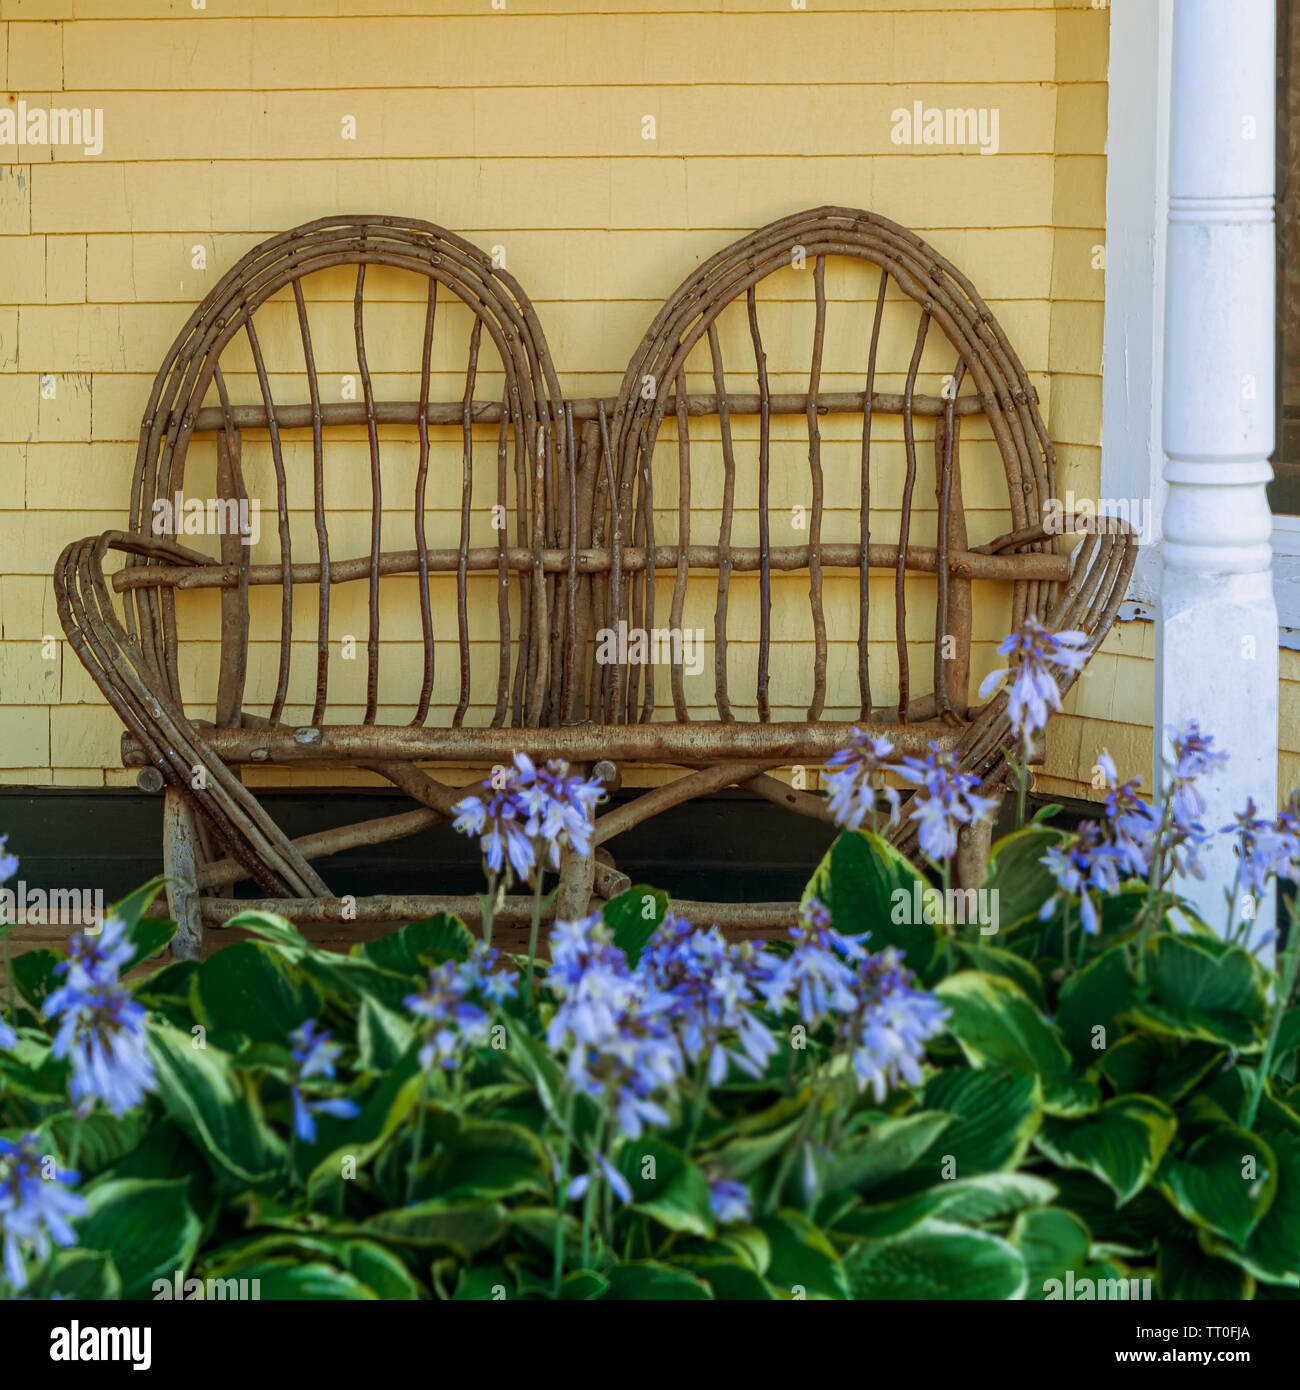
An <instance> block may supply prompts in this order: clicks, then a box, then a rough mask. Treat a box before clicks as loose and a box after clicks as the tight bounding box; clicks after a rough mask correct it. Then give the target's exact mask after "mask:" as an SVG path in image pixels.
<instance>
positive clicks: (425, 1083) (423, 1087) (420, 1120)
mask: <svg viewBox="0 0 1300 1390" xmlns="http://www.w3.org/2000/svg"><path fill="white" fill-rule="evenodd" d="M428 1095H429V1073H428V1072H425V1073H424V1075H423V1076H422V1078H421V1080H420V1090H419V1094H418V1095H417V1096H416V1099H415V1104H416V1111H415V1147H414V1148H413V1149H412V1150H411V1166H410V1167H409V1168H408V1169H407V1170H406V1200H407V1202H408V1203H409V1202H411V1201H412V1200H413V1199H414V1197H415V1183H416V1178H417V1177H418V1175H419V1171H420V1151H421V1149H422V1148H423V1147H424V1110H425V1102H426V1100H427V1099H428Z"/></svg>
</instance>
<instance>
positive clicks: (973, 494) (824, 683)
mask: <svg viewBox="0 0 1300 1390" xmlns="http://www.w3.org/2000/svg"><path fill="white" fill-rule="evenodd" d="M765 325H767V327H768V336H767V338H766V340H765V338H764V331H763V330H764V326H765ZM767 343H773V344H775V345H776V351H778V352H779V353H780V354H782V356H783V358H784V359H786V360H782V361H779V362H772V363H769V361H768V348H767V346H766V344H767ZM792 353H796V354H802V356H797V357H796V360H795V361H793V362H792V361H790V360H788V359H789V358H790V357H791V354H792ZM597 435H600V436H602V438H600V439H599V441H598V440H597ZM584 442H585V443H586V444H587V445H588V449H589V452H595V453H600V454H601V455H602V456H603V458H602V463H601V465H600V468H599V469H595V467H594V465H591V466H589V468H588V472H595V473H596V485H595V487H594V488H589V497H590V507H589V512H588V514H587V515H586V516H584V517H583V519H582V520H580V521H579V527H580V529H581V530H582V532H583V533H584V536H588V537H594V538H595V539H594V542H593V543H594V545H595V546H596V548H597V550H598V552H599V556H598V558H597V559H596V560H594V561H593V562H592V563H591V565H590V570H591V573H592V576H593V577H592V578H591V579H589V580H587V581H585V584H586V592H585V595H584V593H583V592H582V581H580V584H579V588H580V592H579V601H578V603H577V605H576V607H577V609H578V610H579V612H578V621H577V640H576V643H575V644H574V645H576V647H577V649H578V653H579V655H578V657H577V658H576V659H574V660H571V661H570V662H569V663H568V665H569V668H570V669H571V670H572V672H573V674H572V676H571V678H570V679H569V680H568V681H567V683H566V684H564V687H563V694H562V696H561V698H560V699H559V700H558V702H557V704H558V705H559V707H560V708H561V709H562V712H563V713H565V714H567V715H568V716H569V717H588V718H592V719H596V720H598V721H601V722H607V723H612V722H637V721H647V720H650V719H652V718H655V717H658V718H664V717H675V718H676V719H678V720H685V719H687V718H690V717H692V716H693V717H696V718H701V717H702V718H704V719H717V720H722V721H731V720H733V719H754V720H758V721H767V720H769V719H770V720H775V721H778V722H779V721H781V720H783V719H785V720H789V719H795V720H802V719H805V718H806V719H808V720H814V721H815V720H818V719H820V718H822V717H828V718H831V717H834V718H840V719H844V718H851V719H852V718H862V719H866V718H871V717H873V715H874V717H876V718H881V717H887V718H889V719H890V720H891V721H892V720H894V719H898V720H900V721H902V722H906V721H909V720H912V721H914V720H918V719H928V718H934V717H936V716H937V717H945V716H948V717H957V718H959V717H961V716H963V715H964V714H965V712H966V701H967V685H968V680H969V665H970V648H971V640H972V611H973V605H972V588H971V586H972V583H973V582H975V581H982V580H992V581H1000V582H1001V583H1002V584H1003V586H1004V587H1003V593H1002V599H1003V601H1002V602H1001V603H999V604H998V605H997V606H998V608H999V609H1000V610H1001V611H1000V614H999V616H998V617H997V618H995V619H993V628H994V630H993V631H991V632H985V633H984V634H983V636H984V638H985V640H988V639H989V638H990V637H992V636H995V635H996V636H1000V635H1001V634H1002V633H1005V632H1006V631H1007V630H1008V626H1009V625H1010V624H1014V623H1018V622H1019V621H1020V620H1021V619H1022V618H1023V617H1024V616H1025V615H1026V614H1027V613H1034V614H1037V615H1038V616H1039V617H1040V618H1041V617H1043V616H1044V615H1045V613H1046V612H1047V610H1048V608H1049V606H1050V604H1051V602H1052V601H1053V600H1054V598H1055V596H1056V591H1057V588H1058V585H1059V584H1060V582H1061V581H1062V580H1064V579H1065V578H1066V577H1067V575H1068V561H1067V557H1065V556H1063V555H1060V554H1059V553H1058V544H1057V541H1056V539H1055V537H1049V538H1046V539H1040V540H1036V541H1034V542H1032V543H1030V544H1018V543H1017V539H1016V537H1015V533H1016V532H1018V531H1025V530H1032V528H1034V527H1035V526H1037V525H1038V524H1039V522H1040V521H1041V516H1042V507H1043V504H1044V502H1046V500H1047V499H1048V498H1049V497H1052V496H1054V495H1055V493H1056V460H1055V455H1054V452H1053V449H1052V445H1051V441H1050V439H1049V438H1048V435H1047V430H1046V428H1045V426H1044V424H1043V421H1042V418H1041V416H1040V415H1039V411H1038V406H1037V395H1036V393H1035V390H1034V388H1033V386H1032V385H1031V384H1030V381H1029V379H1028V377H1027V375H1026V373H1025V370H1024V368H1023V367H1022V365H1021V363H1020V360H1019V358H1018V357H1017V355H1016V353H1015V351H1014V350H1013V349H1012V347H1011V345H1010V343H1009V342H1008V340H1007V337H1006V335H1005V334H1004V333H1003V331H1002V329H1001V328H1000V327H999V325H998V323H997V321H996V319H995V318H994V316H993V314H992V313H991V312H990V310H989V309H988V306H987V305H986V304H985V303H984V301H983V300H982V299H981V298H980V296H979V295H978V294H977V293H976V291H975V289H974V287H973V286H972V285H971V284H970V282H969V281H968V280H967V279H966V278H965V277H964V276H963V275H962V274H961V273H960V272H959V271H958V270H957V269H956V268H955V267H954V266H952V265H951V264H950V263H949V262H948V261H947V260H945V259H944V258H943V257H942V256H940V255H939V254H938V252H936V251H935V250H934V248H932V247H930V246H928V245H927V244H926V243H925V242H924V241H923V240H921V238H919V237H918V236H916V235H915V234H914V233H912V232H910V231H908V230H907V229H905V228H903V227H900V226H898V225H896V224H895V223H892V222H890V221H889V220H888V219H886V218H883V217H879V216H876V215H875V214H872V213H868V212H861V211H854V210H851V209H843V208H818V209H814V210H811V211H808V212H804V213H800V214H798V215H796V216H792V217H788V218H785V219H782V220H781V221H778V222H774V223H772V224H771V225H770V226H767V227H764V228H762V229H761V230H759V231H757V232H754V233H753V234H751V235H749V236H746V237H744V238H743V239H742V240H740V241H738V242H736V243H735V244H734V245H731V246H729V247H727V248H726V249H725V250H723V251H721V252H719V253H718V254H717V255H715V256H713V257H712V258H711V259H710V260H708V261H707V262H706V263H705V264H703V265H701V266H700V267H699V268H698V269H697V270H696V271H694V273H692V274H691V275H690V276H688V277H687V279H686V280H685V281H683V283H682V284H681V285H680V286H679V288H678V289H677V290H676V292H675V293H674V294H673V295H672V296H671V297H670V298H669V300H668V301H667V303H666V304H665V305H664V307H663V308H662V309H661V310H660V311H659V313H658V314H657V315H656V317H655V319H654V321H653V322H652V323H651V325H650V327H649V329H648V331H647V332H646V334H645V337H644V338H643V340H642V341H641V343H640V345H639V346H638V348H637V349H636V352H635V353H634V354H633V357H632V360H631V362H630V363H629V365H628V368H627V373H626V375H625V377H624V380H623V384H622V389H621V392H620V395H619V397H618V401H617V404H616V405H615V406H614V408H613V410H612V412H611V413H610V416H609V418H608V419H606V418H603V416H602V418H600V419H599V420H598V422H597V423H596V424H594V425H591V426H588V428H587V431H586V438H585V440H584ZM597 442H599V444H600V446H601V447H600V449H597V448H596V445H597ZM963 453H965V454H966V466H965V469H964V470H963V468H962V455H963ZM579 458H580V460H581V459H582V455H581V454H580V455H579ZM963 471H964V474H965V480H964V482H963ZM579 473H580V476H581V475H582V464H581V462H580V465H579ZM968 532H970V533H972V534H970V535H968ZM978 532H982V533H983V534H982V535H981V536H978V537H977V535H976V534H974V533H978ZM1040 535H1041V532H1040ZM980 540H982V541H984V542H986V543H987V544H986V545H984V546H982V547H981V549H984V550H986V551H987V552H988V553H984V554H973V553H972V552H971V551H970V549H969V547H970V546H971V545H972V544H978V543H979V541H980ZM1011 548H1015V549H1020V550H1024V551H1026V552H1029V553H1023V554H1017V555H1009V554H1004V553H1001V552H1002V551H1004V550H1007V549H1011ZM700 571H705V572H707V575H708V577H706V576H705V575H704V574H701V573H700ZM794 571H797V572H798V573H797V575H796V574H795V573H792V572H794ZM692 575H693V576H694V577H692ZM1036 576H1037V577H1036ZM831 586H834V588H835V590H836V592H835V593H834V594H833V596H832V597H833V602H832V603H830V604H828V603H827V601H826V600H827V597H828V595H827V589H828V588H830V587H831ZM702 605H703V606H702ZM709 605H711V606H712V610H713V611H712V614H711V615H710V614H709V613H708V612H707V607H708V606H709ZM909 606H910V608H911V612H910V613H909ZM918 610H919V611H918ZM698 626H705V627H706V628H707V629H711V632H710V633H709V634H708V635H709V636H711V644H710V645H711V648H712V660H711V661H710V662H709V663H708V664H709V667H710V668H711V669H710V670H709V671H707V672H705V673H703V680H701V679H699V677H698V675H697V679H696V682H695V684H694V685H693V686H692V684H691V681H690V679H689V674H688V667H689V665H690V657H691V655H692V653H691V651H690V648H691V646H692V642H691V636H692V633H693V631H695V630H698ZM985 626H987V624H985ZM683 630H684V632H685V636H684V637H680V636H676V635H674V634H680V633H682V632H683ZM638 634H642V636H640V638H639V639H638V636H637V635H638ZM945 638H946V639H947V640H946V641H945V640H943V639H945ZM637 640H640V641H641V642H642V643H643V646H642V648H641V649H640V651H637V650H635V649H634V647H633V644H634V643H635V642H636V641H637ZM782 648H783V649H784V650H781V649H782ZM931 649H932V651H931ZM792 651H793V652H800V651H801V652H802V653H803V655H804V656H805V657H806V660H804V659H802V658H799V659H791V652H792ZM660 663H662V664H665V665H666V666H667V676H668V680H667V686H668V690H667V692H665V690H664V681H663V679H662V676H661V677H660V680H659V681H658V683H657V682H656V664H660ZM697 664H698V661H697ZM927 666H929V667H930V668H931V669H930V670H928V671H927V670H926V669H925V668H926V667H927ZM737 673H740V674H741V677H742V678H741V679H738V678H737ZM709 685H711V687H712V689H711V690H710V689H708V686H709ZM706 701H707V702H708V703H711V704H712V706H713V708H712V709H703V710H701V706H703V705H704V704H705V703H706ZM715 711H716V712H715Z"/></svg>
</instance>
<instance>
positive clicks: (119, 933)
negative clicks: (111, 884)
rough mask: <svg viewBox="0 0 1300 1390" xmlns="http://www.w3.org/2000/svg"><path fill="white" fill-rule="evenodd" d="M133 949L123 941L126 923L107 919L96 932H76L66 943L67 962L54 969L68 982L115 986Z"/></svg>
mask: <svg viewBox="0 0 1300 1390" xmlns="http://www.w3.org/2000/svg"><path fill="white" fill-rule="evenodd" d="M134 955H135V948H134V947H133V946H132V945H131V943H130V941H129V940H128V939H127V931H126V923H125V922H124V921H122V919H121V918H120V917H107V918H105V919H104V923H103V925H102V927H101V928H100V930H99V931H98V932H95V933H94V934H93V935H92V934H91V933H89V932H78V933H77V935H76V936H74V937H73V938H72V940H71V941H70V942H69V943H68V959H67V960H65V961H60V962H59V964H58V965H56V966H55V967H54V973H55V974H56V975H66V976H67V977H68V983H69V984H74V983H83V984H84V983H103V984H116V983H117V977H118V974H119V972H120V971H121V970H123V969H124V968H125V967H126V966H128V965H129V964H130V963H131V957H132V956H134Z"/></svg>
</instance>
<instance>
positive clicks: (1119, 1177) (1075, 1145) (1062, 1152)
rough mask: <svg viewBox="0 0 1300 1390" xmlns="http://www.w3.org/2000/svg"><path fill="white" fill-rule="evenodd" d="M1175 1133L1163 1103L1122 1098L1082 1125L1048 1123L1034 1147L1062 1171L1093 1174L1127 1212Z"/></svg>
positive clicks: (1170, 1114)
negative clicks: (1076, 1169) (1081, 1169)
mask: <svg viewBox="0 0 1300 1390" xmlns="http://www.w3.org/2000/svg"><path fill="white" fill-rule="evenodd" d="M1177 1128H1178V1121H1177V1119H1176V1118H1175V1116H1174V1112H1173V1111H1172V1110H1170V1109H1169V1107H1168V1106H1167V1105H1164V1104H1163V1103H1162V1102H1160V1101H1158V1100H1153V1099H1152V1098H1151V1097H1150V1096H1119V1097H1118V1098H1117V1099H1115V1100H1110V1101H1107V1102H1106V1103H1105V1104H1104V1105H1103V1106H1101V1108H1100V1109H1099V1110H1097V1111H1096V1112H1095V1113H1094V1114H1092V1115H1085V1116H1084V1117H1083V1118H1082V1119H1079V1120H1057V1119H1048V1120H1046V1121H1044V1123H1043V1127H1042V1129H1040V1130H1039V1131H1038V1134H1037V1135H1036V1136H1035V1138H1034V1146H1035V1147H1036V1148H1037V1149H1039V1150H1040V1152H1042V1153H1044V1154H1046V1155H1047V1157H1048V1158H1050V1159H1051V1160H1052V1161H1053V1162H1054V1163H1059V1164H1060V1165H1061V1166H1062V1167H1065V1168H1085V1169H1087V1170H1088V1171H1089V1172H1091V1173H1095V1174H1096V1175H1097V1177H1099V1178H1100V1179H1101V1180H1102V1181H1103V1182H1104V1183H1106V1185H1107V1186H1108V1187H1110V1188H1111V1189H1112V1190H1113V1191H1114V1193H1115V1197H1116V1200H1117V1204H1118V1205H1119V1206H1123V1205H1124V1203H1125V1202H1127V1201H1128V1200H1129V1199H1130V1198H1132V1197H1134V1196H1136V1195H1137V1194H1138V1193H1139V1192H1140V1191H1141V1190H1142V1188H1144V1187H1145V1186H1146V1184H1147V1183H1148V1182H1149V1181H1150V1179H1151V1175H1152V1174H1153V1173H1154V1172H1155V1170H1156V1168H1157V1167H1159V1165H1160V1160H1161V1159H1162V1158H1163V1157H1164V1155H1165V1150H1166V1149H1168V1147H1169V1144H1170V1142H1171V1141H1172V1139H1173V1137H1174V1132H1175V1131H1176V1130H1177Z"/></svg>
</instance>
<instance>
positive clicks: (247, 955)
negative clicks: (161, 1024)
mask: <svg viewBox="0 0 1300 1390" xmlns="http://www.w3.org/2000/svg"><path fill="white" fill-rule="evenodd" d="M195 981H196V984H195V989H196V991H197V993H196V998H197V1003H198V1008H199V1010H200V1012H201V1015H202V1018H203V1021H204V1022H205V1023H206V1024H207V1025H208V1026H209V1027H210V1028H214V1029H217V1030H219V1031H220V1032H222V1033H233V1034H238V1035H240V1036H242V1037H246V1038H251V1039H252V1040H253V1041H254V1042H264V1043H279V1044H281V1045H284V1044H286V1043H287V1042H288V1038H289V1035H290V1033H292V1032H293V1031H294V1029H296V1028H299V1027H301V1026H302V1024H304V1023H306V1022H307V1021H308V1020H309V1019H315V1018H318V1017H319V1015H320V1012H321V1006H322V1001H321V997H320V995H319V993H318V992H317V991H316V988H315V986H314V985H313V984H312V983H311V981H310V980H308V979H307V978H306V976H305V975H304V974H303V973H302V971H300V970H299V969H298V968H297V967H296V966H293V965H291V964H289V963H288V962H287V961H286V960H285V959H284V957H283V956H282V955H281V954H280V953H279V952H277V951H275V950H274V949H273V948H271V947H270V946H267V945H265V944H264V943H263V942H260V941H236V942H235V943H234V944H233V945H231V946H227V947H225V948H224V949H223V950H220V951H218V952H217V953H216V954H215V955H213V956H209V957H208V959H207V960H205V961H204V962H203V964H202V965H201V966H200V967H199V971H198V974H197V975H196V976H195Z"/></svg>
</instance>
